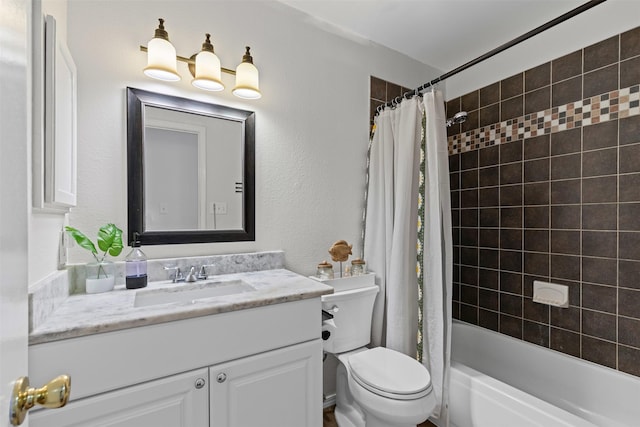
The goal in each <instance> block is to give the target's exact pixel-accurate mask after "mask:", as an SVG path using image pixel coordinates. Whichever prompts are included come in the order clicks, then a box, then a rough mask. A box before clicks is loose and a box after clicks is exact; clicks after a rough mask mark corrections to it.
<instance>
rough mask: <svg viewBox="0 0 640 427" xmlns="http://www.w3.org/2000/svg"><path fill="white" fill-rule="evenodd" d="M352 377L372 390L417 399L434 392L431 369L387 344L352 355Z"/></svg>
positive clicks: (400, 397)
mask: <svg viewBox="0 0 640 427" xmlns="http://www.w3.org/2000/svg"><path fill="white" fill-rule="evenodd" d="M349 367H350V368H351V373H352V376H353V378H354V379H355V380H356V381H357V382H358V383H359V384H360V385H361V386H363V387H364V388H366V389H368V390H369V391H371V392H373V393H376V394H381V395H385V396H388V395H392V396H389V397H395V398H398V399H402V398H403V397H404V398H405V399H406V398H411V399H415V398H418V397H421V396H424V395H426V394H428V393H429V392H430V391H431V376H430V375H429V371H428V370H427V369H426V368H425V367H424V366H422V365H421V364H420V363H419V362H418V361H417V360H415V359H412V358H411V357H409V356H406V355H404V354H402V353H399V352H397V351H394V350H390V349H388V348H384V347H376V348H373V349H371V350H367V351H362V352H359V353H356V354H354V355H352V356H350V357H349Z"/></svg>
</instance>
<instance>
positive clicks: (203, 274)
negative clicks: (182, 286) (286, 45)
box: [198, 265, 207, 280]
mask: <svg viewBox="0 0 640 427" xmlns="http://www.w3.org/2000/svg"><path fill="white" fill-rule="evenodd" d="M198 280H207V266H206V265H202V266H200V271H199V272H198Z"/></svg>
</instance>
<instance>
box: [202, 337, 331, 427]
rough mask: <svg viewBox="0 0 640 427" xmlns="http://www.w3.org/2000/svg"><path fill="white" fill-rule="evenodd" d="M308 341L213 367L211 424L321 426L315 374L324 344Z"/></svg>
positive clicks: (215, 426)
mask: <svg viewBox="0 0 640 427" xmlns="http://www.w3.org/2000/svg"><path fill="white" fill-rule="evenodd" d="M317 345H318V343H317V342H309V343H304V344H299V345H296V346H291V347H287V348H284V349H280V350H275V351H271V352H268V353H264V354H259V355H256V356H252V357H247V358H244V359H240V360H236V361H233V362H229V363H223V364H220V365H216V366H212V367H211V368H209V378H210V380H211V381H210V384H211V386H210V396H209V398H210V407H209V408H210V409H209V410H210V413H211V426H212V427H217V426H220V427H223V426H224V427H252V426H255V427H304V426H320V425H321V423H322V419H321V418H322V416H321V414H319V413H318V410H317V402H315V401H310V400H309V396H316V395H317V393H316V391H317V390H318V389H321V388H322V384H321V383H318V378H317V376H316V371H317V367H318V366H319V365H320V366H321V365H322V345H320V351H318V347H317Z"/></svg>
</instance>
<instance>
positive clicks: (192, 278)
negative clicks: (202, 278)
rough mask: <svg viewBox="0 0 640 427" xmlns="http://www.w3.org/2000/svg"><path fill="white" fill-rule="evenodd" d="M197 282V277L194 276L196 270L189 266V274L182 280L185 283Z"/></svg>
mask: <svg viewBox="0 0 640 427" xmlns="http://www.w3.org/2000/svg"><path fill="white" fill-rule="evenodd" d="M197 280H198V277H197V276H196V268H195V267H194V266H191V269H190V270H189V274H187V277H186V278H185V279H184V281H185V282H195V281H197Z"/></svg>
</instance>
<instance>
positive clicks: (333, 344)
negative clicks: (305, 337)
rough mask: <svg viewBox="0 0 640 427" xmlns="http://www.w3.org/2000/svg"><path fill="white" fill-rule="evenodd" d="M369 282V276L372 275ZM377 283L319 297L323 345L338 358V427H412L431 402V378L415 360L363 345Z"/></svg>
mask: <svg viewBox="0 0 640 427" xmlns="http://www.w3.org/2000/svg"><path fill="white" fill-rule="evenodd" d="M372 283H373V277H372ZM377 293H378V287H377V286H375V284H374V285H373V286H362V287H360V288H357V289H352V288H349V289H348V290H340V289H338V288H334V293H333V294H330V295H324V296H322V306H323V310H325V311H327V312H329V313H331V314H332V315H333V318H332V319H330V320H326V321H325V322H323V331H326V332H325V337H326V339H325V346H324V349H325V351H326V352H328V353H332V354H334V355H335V356H336V357H337V359H338V362H339V364H338V370H337V374H336V409H335V416H336V421H337V423H338V426H339V427H409V426H411V427H415V426H416V424H419V423H421V422H423V421H425V420H426V419H427V418H428V417H429V415H431V413H432V412H433V409H434V408H435V406H436V402H435V396H434V394H433V392H432V387H431V376H430V375H429V371H428V370H427V368H426V367H424V366H423V365H422V364H420V363H419V362H418V361H417V360H415V359H413V358H411V357H409V356H406V355H404V354H402V353H400V352H397V351H395V350H391V349H387V348H384V347H375V348H371V349H369V348H367V347H365V345H367V344H368V343H369V339H370V333H371V316H372V313H373V303H374V302H375V298H376V294H377Z"/></svg>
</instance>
